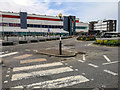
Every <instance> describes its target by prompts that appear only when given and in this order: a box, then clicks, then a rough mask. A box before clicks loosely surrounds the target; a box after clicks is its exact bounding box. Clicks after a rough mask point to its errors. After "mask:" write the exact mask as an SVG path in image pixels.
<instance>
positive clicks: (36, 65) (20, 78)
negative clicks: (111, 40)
mask: <svg viewBox="0 0 120 90" xmlns="http://www.w3.org/2000/svg"><path fill="white" fill-rule="evenodd" d="M62 43H63V48H64V49H68V50H71V51H73V50H74V51H82V52H86V54H80V55H77V56H76V57H70V58H59V57H50V56H45V55H40V54H36V51H39V50H43V49H50V48H58V44H59V41H47V42H39V43H29V44H25V45H15V46H5V47H4V46H3V47H2V52H1V53H2V54H1V55H0V57H1V58H2V60H4V63H5V66H6V67H3V68H2V85H3V88H81V90H84V88H85V90H86V88H89V89H88V90H94V89H95V88H101V87H103V88H118V64H119V61H118V48H116V47H103V46H94V45H92V43H93V42H91V41H90V42H89V41H87V42H84V41H76V40H75V38H71V39H66V40H62ZM90 88H92V89H90ZM96 90H98V89H96ZM108 90H113V89H108ZM116 90H117V89H116Z"/></svg>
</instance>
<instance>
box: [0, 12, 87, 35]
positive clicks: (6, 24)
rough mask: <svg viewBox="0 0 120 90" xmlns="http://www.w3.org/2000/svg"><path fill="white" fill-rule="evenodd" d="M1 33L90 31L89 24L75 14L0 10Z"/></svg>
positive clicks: (29, 33)
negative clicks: (50, 14) (81, 20)
mask: <svg viewBox="0 0 120 90" xmlns="http://www.w3.org/2000/svg"><path fill="white" fill-rule="evenodd" d="M0 21H1V22H0V26H2V28H1V29H0V30H1V31H0V33H1V34H3V35H4V36H6V35H8V36H13V35H19V36H29V35H38V36H39V35H47V34H48V33H49V34H51V35H56V34H60V33H61V34H63V35H75V34H76V33H79V32H88V24H87V23H81V22H79V18H76V17H75V16H63V17H62V19H60V18H59V17H58V16H47V15H37V14H27V12H20V13H14V12H3V11H0Z"/></svg>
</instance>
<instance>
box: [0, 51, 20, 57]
mask: <svg viewBox="0 0 120 90" xmlns="http://www.w3.org/2000/svg"><path fill="white" fill-rule="evenodd" d="M17 53H18V52H12V53H8V54H4V55H0V57H6V56H10V55H14V54H17Z"/></svg>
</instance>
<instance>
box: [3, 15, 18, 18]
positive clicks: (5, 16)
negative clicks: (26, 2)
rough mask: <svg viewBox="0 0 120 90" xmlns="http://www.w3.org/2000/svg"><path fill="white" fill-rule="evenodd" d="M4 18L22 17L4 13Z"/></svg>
mask: <svg viewBox="0 0 120 90" xmlns="http://www.w3.org/2000/svg"><path fill="white" fill-rule="evenodd" d="M2 17H4V18H20V16H15V15H2Z"/></svg>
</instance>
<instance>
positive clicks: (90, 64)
mask: <svg viewBox="0 0 120 90" xmlns="http://www.w3.org/2000/svg"><path fill="white" fill-rule="evenodd" d="M88 65H89V66H92V67H95V68H97V67H98V66H96V65H94V64H92V63H89V64H88Z"/></svg>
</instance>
